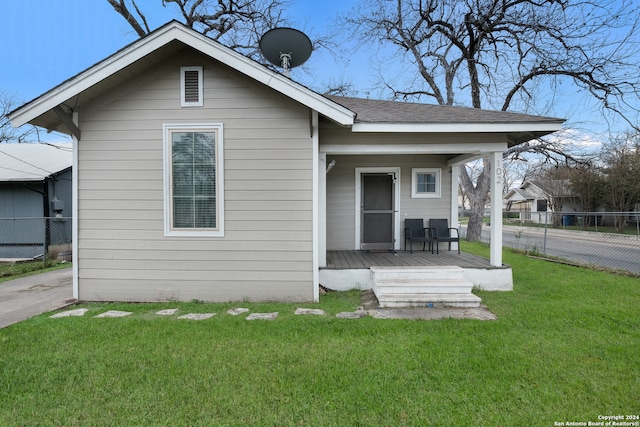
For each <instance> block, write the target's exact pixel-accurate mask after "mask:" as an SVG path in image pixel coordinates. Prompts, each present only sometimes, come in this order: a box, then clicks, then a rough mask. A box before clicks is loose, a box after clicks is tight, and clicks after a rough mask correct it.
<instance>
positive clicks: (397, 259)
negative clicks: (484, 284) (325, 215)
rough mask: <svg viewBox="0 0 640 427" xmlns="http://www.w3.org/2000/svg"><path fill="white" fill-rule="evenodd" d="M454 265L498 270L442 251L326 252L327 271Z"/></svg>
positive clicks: (486, 262) (473, 257)
mask: <svg viewBox="0 0 640 427" xmlns="http://www.w3.org/2000/svg"><path fill="white" fill-rule="evenodd" d="M442 265H447V266H450V265H455V266H458V267H463V268H482V269H494V268H495V269H499V268H501V267H492V266H491V265H490V264H489V260H488V259H486V258H482V257H480V256H477V255H472V254H468V253H465V252H462V253H461V254H460V255H458V252H456V251H440V253H439V254H431V252H428V251H413V254H411V253H409V251H397V252H371V251H355V250H354V251H327V266H326V267H324V269H327V270H363V269H368V268H369V267H372V266H377V267H382V266H388V267H418V266H425V267H426V266H442Z"/></svg>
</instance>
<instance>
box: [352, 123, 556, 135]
mask: <svg viewBox="0 0 640 427" xmlns="http://www.w3.org/2000/svg"><path fill="white" fill-rule="evenodd" d="M561 129H562V123H555V122H544V123H530V122H529V123H527V122H522V123H354V124H353V127H352V131H353V132H377V133H381V132H390V133H409V132H413V133H510V132H532V133H533V132H549V133H550V132H555V131H559V130H561Z"/></svg>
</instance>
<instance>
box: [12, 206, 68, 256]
mask: <svg viewBox="0 0 640 427" xmlns="http://www.w3.org/2000/svg"><path fill="white" fill-rule="evenodd" d="M71 231H72V225H71V218H67V217H53V218H0V260H2V261H5V262H20V261H27V260H42V261H43V263H46V262H47V261H48V260H55V259H57V260H61V261H62V260H65V261H71V242H72V233H71Z"/></svg>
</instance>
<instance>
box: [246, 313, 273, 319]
mask: <svg viewBox="0 0 640 427" xmlns="http://www.w3.org/2000/svg"><path fill="white" fill-rule="evenodd" d="M276 317H278V313H277V312H275V313H251V314H250V315H248V316H247V317H245V319H246V320H273V319H275V318H276Z"/></svg>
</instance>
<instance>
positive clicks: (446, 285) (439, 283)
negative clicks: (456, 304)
mask: <svg viewBox="0 0 640 427" xmlns="http://www.w3.org/2000/svg"><path fill="white" fill-rule="evenodd" d="M374 283H375V285H374V286H375V289H376V290H377V291H378V292H379V293H395V294H420V293H428V294H467V293H471V290H472V289H473V283H471V282H469V281H468V280H465V279H462V278H461V279H411V280H407V279H396V280H393V279H385V280H375V282H374Z"/></svg>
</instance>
